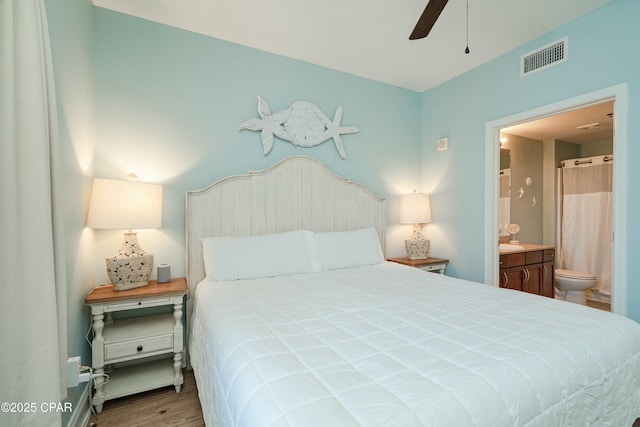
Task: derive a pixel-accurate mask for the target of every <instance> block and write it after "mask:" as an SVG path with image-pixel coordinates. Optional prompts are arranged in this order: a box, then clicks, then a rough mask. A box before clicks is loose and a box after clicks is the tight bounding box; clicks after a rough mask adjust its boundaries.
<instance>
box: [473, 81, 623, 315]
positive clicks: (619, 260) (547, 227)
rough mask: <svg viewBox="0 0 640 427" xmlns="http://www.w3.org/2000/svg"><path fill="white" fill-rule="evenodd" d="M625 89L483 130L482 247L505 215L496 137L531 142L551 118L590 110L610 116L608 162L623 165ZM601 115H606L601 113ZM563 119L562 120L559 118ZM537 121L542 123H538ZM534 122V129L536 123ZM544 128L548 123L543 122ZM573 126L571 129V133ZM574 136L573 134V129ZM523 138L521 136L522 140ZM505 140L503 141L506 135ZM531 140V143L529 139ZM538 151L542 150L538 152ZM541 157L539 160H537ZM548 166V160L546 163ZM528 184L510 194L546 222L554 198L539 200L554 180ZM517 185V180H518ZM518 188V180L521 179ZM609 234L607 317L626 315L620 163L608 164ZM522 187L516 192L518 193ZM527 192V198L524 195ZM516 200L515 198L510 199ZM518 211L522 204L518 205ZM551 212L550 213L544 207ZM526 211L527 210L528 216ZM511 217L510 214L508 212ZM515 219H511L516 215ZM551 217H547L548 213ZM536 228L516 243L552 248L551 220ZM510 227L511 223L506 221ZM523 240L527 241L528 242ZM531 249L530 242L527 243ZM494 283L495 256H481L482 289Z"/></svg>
mask: <svg viewBox="0 0 640 427" xmlns="http://www.w3.org/2000/svg"><path fill="white" fill-rule="evenodd" d="M626 96H627V87H626V84H623V85H618V86H615V87H612V88H608V89H603V90H601V91H597V92H594V93H590V94H586V95H583V96H580V97H576V98H571V99H568V100H565V101H561V102H559V103H555V104H551V105H548V106H545V107H541V108H538V109H535V110H532V111H528V112H524V113H520V114H517V115H513V116H509V117H505V118H502V119H499V120H496V121H493V122H490V123H487V125H486V138H485V139H486V147H485V149H486V151H485V165H486V169H485V171H486V173H485V197H486V200H487V201H488V203H487V204H486V206H485V247H487V248H490V247H496V246H497V245H496V243H497V242H496V240H497V239H498V236H499V234H500V232H501V230H500V226H499V224H500V219H499V217H500V216H501V215H502V214H501V212H502V211H504V210H505V207H504V199H502V200H500V184H499V179H500V178H499V175H498V174H497V173H496V171H498V170H499V169H501V167H500V164H501V163H502V166H503V167H504V155H505V152H504V151H505V150H500V134H501V131H502V132H504V133H507V132H505V131H511V132H512V134H514V135H515V134H516V133H518V134H520V135H518V136H517V138H520V137H524V138H530V137H532V136H533V137H535V134H534V133H527V132H529V131H527V130H526V129H527V128H530V129H531V128H535V125H536V124H540V123H545V122H544V119H549V118H551V117H556V118H562V117H567V116H568V115H571V114H578V113H579V112H580V111H582V110H584V111H587V110H585V109H595V110H597V109H598V108H600V110H599V113H602V111H604V110H607V109H609V110H610V111H609V113H612V118H611V123H612V125H613V126H614V127H615V134H614V137H613V143H612V148H613V155H614V157H618V158H620V159H624V158H625V157H626V143H627V141H626V120H627V117H626V113H627V111H626V110H627V107H626V105H627V102H626ZM605 114H607V113H605ZM563 115H564V116H563ZM540 120H543V122H539V121H540ZM536 122H537V123H536ZM596 122H598V123H601V124H600V125H595V123H596ZM605 122H606V120H605V119H600V120H594V121H591V122H590V123H583V124H582V125H578V126H585V127H584V128H583V129H585V130H589V129H590V130H592V131H594V130H596V129H597V128H598V127H600V128H601V129H600V130H602V131H604V130H605V129H604V128H605V127H606V126H605ZM547 123H548V122H547ZM575 127H576V126H575V125H574V128H575ZM574 131H575V129H574ZM523 135H524V136H523ZM527 135H528V136H527ZM507 138H509V135H507ZM555 138H556V139H562V138H563V136H562V135H557V136H556V137H555ZM531 139H533V138H531ZM542 143H546V144H551V142H549V140H548V138H547V141H543V142H542ZM591 148H593V147H590V148H587V149H585V151H587V152H588V151H589V150H590V149H591ZM601 149H602V150H606V149H607V148H602V147H601ZM548 150H549V147H547V157H549V154H548V153H549V151H548ZM501 151H502V157H503V159H502V162H501V160H500V157H501V156H500V152H501ZM541 151H542V150H541ZM541 157H542V155H541ZM547 160H548V159H547ZM551 165H553V161H551ZM548 167H549V161H547V168H548ZM514 172H515V171H510V173H511V174H512V177H513V173H514ZM527 178H532V179H531V180H526V181H527V182H532V186H530V187H527V185H525V184H524V183H522V185H521V183H519V182H518V183H516V182H514V183H513V184H512V186H513V190H514V192H524V193H525V194H526V196H524V195H523V197H524V199H525V200H526V201H527V203H529V206H530V205H531V204H534V205H535V203H536V202H537V203H541V204H543V205H544V204H545V202H546V206H547V209H546V211H547V213H546V215H547V217H548V216H549V212H548V211H549V210H551V212H553V209H555V203H552V202H550V201H549V200H552V201H553V197H555V192H549V191H546V192H545V193H549V194H553V195H551V196H550V195H549V194H543V193H542V188H543V187H544V188H545V189H547V190H548V189H549V188H553V185H555V179H554V178H551V182H549V181H550V179H549V177H547V178H545V177H544V176H537V177H535V176H534V177H527ZM518 179H519V178H518ZM522 180H523V182H524V179H522ZM613 181H614V187H613V233H614V236H615V239H614V241H613V245H612V253H613V262H612V268H611V277H612V280H611V311H613V312H615V313H618V314H623V315H624V314H625V313H626V290H627V283H626V277H625V274H624V272H625V271H626V253H625V247H626V233H625V231H626V224H625V213H626V192H625V191H624V188H625V186H626V183H627V171H626V165H625V162H624V161H620V162H618V163H617V164H615V163H614V172H613ZM536 183H537V185H538V189H537V190H538V197H537V198H536V197H535V196H536V191H535V190H534V188H535V185H536ZM521 187H522V189H521ZM527 192H528V193H527ZM515 197H518V194H516V195H515ZM521 205H522V206H524V205H525V204H523V203H521ZM550 206H551V209H549V207H550ZM531 211H532V210H531V209H529V213H530V212H531ZM514 213H515V212H514ZM515 214H516V218H517V215H518V214H517V213H515ZM552 215H553V213H552ZM537 221H538V222H537V223H536V224H535V225H534V226H532V227H527V228H528V229H529V230H528V231H529V232H531V233H532V234H533V236H537V237H527V236H526V235H525V236H521V237H522V238H521V239H520V240H521V241H525V240H526V239H528V238H537V239H539V241H538V242H535V243H543V242H544V243H545V244H554V245H555V242H554V239H555V237H554V236H555V233H556V228H557V224H555V222H554V221H553V220H551V221H549V219H548V218H547V220H546V221H545V220H544V219H543V218H542V217H541V218H539V219H538V220H537ZM511 222H516V221H515V220H513V218H512V219H511ZM532 234H529V236H532ZM532 243H533V242H532ZM497 277H498V254H497V251H490V250H487V251H485V283H487V284H495V283H497Z"/></svg>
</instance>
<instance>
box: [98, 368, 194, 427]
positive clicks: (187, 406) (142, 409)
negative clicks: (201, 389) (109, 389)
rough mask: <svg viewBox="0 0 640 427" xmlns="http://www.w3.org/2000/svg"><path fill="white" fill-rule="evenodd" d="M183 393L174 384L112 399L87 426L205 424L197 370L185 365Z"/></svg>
mask: <svg viewBox="0 0 640 427" xmlns="http://www.w3.org/2000/svg"><path fill="white" fill-rule="evenodd" d="M182 374H183V375H184V384H183V385H182V390H181V391H180V393H176V390H175V388H174V387H173V386H170V387H163V388H160V389H157V390H151V391H148V392H145V393H138V394H134V395H132V396H127V397H123V398H120V399H114V400H108V401H107V402H105V404H104V408H103V410H102V412H101V413H99V414H97V415H96V414H92V415H91V418H90V419H89V423H88V424H87V427H107V426H118V427H138V426H140V427H141V426H154V427H155V426H180V427H201V426H204V420H203V418H202V409H201V408H200V400H199V399H198V390H197V389H196V381H195V379H194V378H193V371H191V370H187V369H184V370H183V372H182Z"/></svg>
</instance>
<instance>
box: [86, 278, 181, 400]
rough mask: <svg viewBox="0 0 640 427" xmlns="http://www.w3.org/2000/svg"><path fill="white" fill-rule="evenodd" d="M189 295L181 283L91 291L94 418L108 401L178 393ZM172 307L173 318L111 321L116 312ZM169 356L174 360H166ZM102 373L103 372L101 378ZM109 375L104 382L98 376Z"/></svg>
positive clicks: (158, 316)
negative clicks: (168, 390)
mask: <svg viewBox="0 0 640 427" xmlns="http://www.w3.org/2000/svg"><path fill="white" fill-rule="evenodd" d="M186 294H187V281H186V280H185V279H184V278H179V279H172V280H171V281H170V282H169V283H158V282H156V281H155V280H149V285H148V286H143V287H141V288H135V289H129V290H126V291H116V290H114V288H113V284H109V285H101V286H98V287H97V288H95V289H94V290H93V291H92V292H91V293H90V294H89V295H88V296H87V298H85V300H84V303H85V304H87V305H89V306H90V307H91V315H92V323H93V331H94V333H95V335H94V338H93V341H92V343H91V350H92V359H93V360H92V367H93V372H94V374H96V375H97V376H96V377H95V394H94V396H93V404H94V406H95V408H96V411H97V412H98V413H100V412H102V406H103V404H104V402H105V401H106V400H110V399H115V398H118V397H123V396H128V395H130V394H133V393H139V392H142V391H147V390H151V389H154V388H158V387H164V386H168V385H173V386H175V388H176V393H180V388H181V387H182V351H183V344H184V343H183V324H182V301H183V298H184V296H185V295H186ZM160 306H173V310H172V312H171V313H165V314H152V315H139V316H138V317H130V318H127V319H115V320H114V318H113V316H112V313H114V312H124V311H128V312H130V313H129V314H133V315H135V314H137V313H132V312H133V311H136V310H140V309H143V308H149V307H160ZM171 355H173V357H170V356H171ZM105 371H106V372H105ZM104 373H107V374H108V375H109V380H108V381H106V382H105V379H104V377H102V376H100V374H104Z"/></svg>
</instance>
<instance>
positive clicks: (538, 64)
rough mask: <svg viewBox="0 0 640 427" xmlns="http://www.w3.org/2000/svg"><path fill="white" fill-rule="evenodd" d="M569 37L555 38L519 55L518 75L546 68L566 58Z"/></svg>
mask: <svg viewBox="0 0 640 427" xmlns="http://www.w3.org/2000/svg"><path fill="white" fill-rule="evenodd" d="M568 41H569V38H568V37H565V38H563V39H560V40H557V41H555V42H553V43H549V44H548V45H546V46H544V47H542V48H540V49H536V50H534V51H533V52H529V53H527V54H525V55H522V56H521V57H520V77H524V76H528V75H529V74H531V73H535V72H536V71H542V70H546V69H547V68H549V67H552V66H554V65H556V64H559V63H561V62H564V61H566V60H567V53H568V52H567V49H568V45H567V43H568Z"/></svg>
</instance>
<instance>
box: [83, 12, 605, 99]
mask: <svg viewBox="0 0 640 427" xmlns="http://www.w3.org/2000/svg"><path fill="white" fill-rule="evenodd" d="M611 1H613V0H469V48H470V49H471V53H470V54H469V55H465V54H464V49H465V46H466V29H465V25H466V4H467V3H466V0H449V3H448V4H447V6H446V7H445V9H444V11H443V12H442V14H441V15H440V18H439V19H438V21H437V22H436V24H435V26H434V27H433V29H432V30H431V33H430V34H429V35H428V36H427V38H425V39H422V40H413V41H410V40H409V34H410V33H411V31H412V30H413V27H414V26H415V24H416V21H417V20H418V17H419V16H420V14H421V13H422V11H423V10H424V8H425V6H426V4H427V3H428V2H427V1H426V0H403V1H392V0H325V1H317V0H315V1H312V0H263V1H258V0H93V3H94V4H95V5H96V6H100V7H104V8H107V9H112V10H116V11H119V12H122V13H126V14H129V15H134V16H138V17H141V18H144V19H148V20H151V21H155V22H160V23H163V24H167V25H171V26H174V27H178V28H183V29H186V30H190V31H194V32H197V33H201V34H205V35H209V36H212V37H216V38H219V39H222V40H227V41H231V42H234V43H238V44H241V45H245V46H250V47H253V48H256V49H260V50H264V51H267V52H272V53H276V54H280V55H283V56H287V57H291V58H295V59H299V60H303V61H307V62H310V63H313V64H317V65H321V66H324V67H328V68H331V69H335V70H339V71H344V72H347V73H350V74H354V75H357V76H361V77H365V78H369V79H372V80H377V81H380V82H385V83H388V84H391V85H395V86H400V87H404V88H407V89H411V90H414V91H418V92H422V91H425V90H427V89H429V88H432V87H434V86H436V85H438V84H440V83H443V82H445V81H447V80H449V79H451V78H453V77H455V76H457V75H460V74H462V73H464V72H466V71H468V70H470V69H472V68H474V67H476V66H478V65H480V64H482V63H484V62H487V61H489V60H491V59H493V58H496V57H498V56H500V55H502V54H503V53H505V52H508V51H509V50H512V49H514V48H516V47H517V46H519V45H521V44H523V43H526V42H527V41H530V40H532V39H534V38H536V37H538V36H540V35H542V34H544V33H546V32H548V31H550V30H553V29H554V28H557V27H559V26H562V25H564V24H566V23H568V22H570V21H573V20H575V19H576V18H578V17H580V16H583V15H585V14H587V13H589V12H591V11H593V10H595V9H598V8H599V7H601V6H603V5H605V4H607V3H610V2H611Z"/></svg>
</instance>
